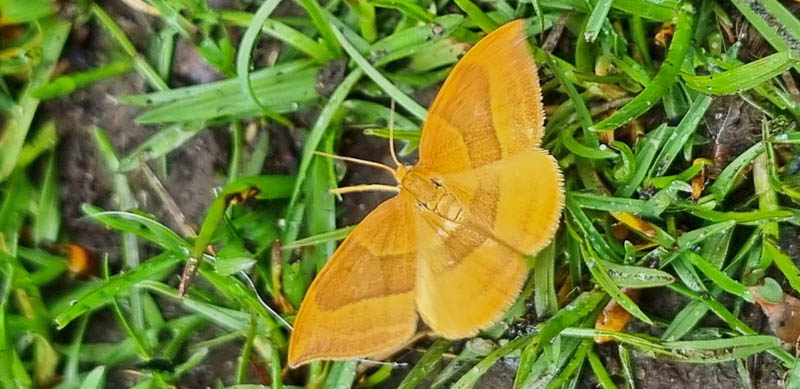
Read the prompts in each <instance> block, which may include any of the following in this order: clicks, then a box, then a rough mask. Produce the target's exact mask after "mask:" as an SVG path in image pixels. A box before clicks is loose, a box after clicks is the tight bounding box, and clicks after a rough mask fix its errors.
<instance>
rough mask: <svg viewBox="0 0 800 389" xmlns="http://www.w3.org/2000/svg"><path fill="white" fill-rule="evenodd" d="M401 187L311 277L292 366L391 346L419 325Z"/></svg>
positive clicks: (408, 202)
mask: <svg viewBox="0 0 800 389" xmlns="http://www.w3.org/2000/svg"><path fill="white" fill-rule="evenodd" d="M412 201H413V200H412V199H411V198H410V197H409V196H408V194H405V193H401V194H400V195H398V196H397V197H395V198H392V199H390V200H387V201H386V202H384V203H383V204H381V205H380V206H378V208H376V209H375V210H374V211H372V212H371V213H370V214H369V215H367V217H366V218H365V219H364V220H363V221H362V222H361V223H359V224H358V227H356V228H355V229H354V230H353V231H352V232H351V233H350V235H349V236H348V237H347V239H345V240H344V242H343V243H342V244H341V246H340V247H339V248H338V249H337V250H336V252H335V253H334V254H333V256H332V257H331V258H330V260H329V261H328V263H327V264H325V267H324V268H323V269H322V271H321V272H320V273H319V274H318V275H317V277H316V278H315V279H314V282H313V283H312V284H311V287H310V288H309V289H308V293H307V294H306V296H305V299H304V300H303V304H302V306H301V307H300V312H298V314H297V318H296V319H295V322H294V331H293V332H292V337H291V340H290V342H289V365H290V366H292V367H295V366H298V365H301V364H304V363H307V362H311V361H315V360H321V359H325V360H329V359H332V360H335V359H350V358H356V357H368V356H373V355H377V354H383V353H387V352H390V351H394V350H396V349H397V348H399V347H401V346H402V345H403V344H405V343H406V342H407V341H408V340H409V339H410V338H411V337H412V336H413V334H414V332H415V331H416V326H417V314H416V309H415V307H414V287H415V280H416V274H415V273H416V253H417V249H416V241H415V240H416V232H415V229H414V227H415V223H414V220H415V219H414V214H413V213H412V211H411V207H412V205H413V203H412Z"/></svg>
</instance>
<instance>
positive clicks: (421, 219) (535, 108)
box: [289, 21, 564, 367]
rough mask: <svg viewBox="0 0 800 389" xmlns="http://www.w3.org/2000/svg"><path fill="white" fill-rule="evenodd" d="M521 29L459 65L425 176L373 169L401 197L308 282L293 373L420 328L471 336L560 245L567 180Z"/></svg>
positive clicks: (377, 349)
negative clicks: (552, 150) (388, 177)
mask: <svg viewBox="0 0 800 389" xmlns="http://www.w3.org/2000/svg"><path fill="white" fill-rule="evenodd" d="M524 27H525V25H524V23H523V22H522V21H514V22H511V23H508V24H506V25H504V26H502V27H500V28H499V29H497V30H496V31H494V32H492V33H491V34H489V35H488V36H486V37H485V38H483V39H482V40H481V41H480V42H478V43H477V44H476V45H475V46H474V47H473V48H472V49H470V50H469V52H468V53H467V54H466V55H465V56H464V57H463V58H462V59H461V60H460V61H459V62H458V64H456V66H455V68H454V69H453V71H452V72H451V73H450V75H449V77H448V78H447V80H446V81H445V83H444V85H443V86H442V89H441V91H440V92H439V94H438V96H437V97H436V99H435V100H434V102H433V104H432V105H431V107H430V110H429V115H428V118H427V120H426V122H425V124H424V126H423V129H422V138H421V139H420V145H419V163H418V164H417V165H415V166H405V165H402V164H400V163H399V162H397V160H396V158H395V162H396V163H397V168H396V169H393V168H390V167H388V166H384V165H378V164H374V163H372V164H373V165H377V166H379V167H382V168H385V169H388V170H390V171H391V172H392V174H393V175H394V177H395V178H396V180H397V182H398V185H397V187H389V188H383V189H390V190H392V191H395V192H397V196H395V197H394V198H391V199H389V200H387V201H386V202H384V203H383V204H381V205H379V206H378V207H377V208H376V209H375V210H374V211H372V212H371V213H370V214H369V215H367V217H366V218H365V219H364V220H363V221H362V222H361V223H360V224H359V225H358V226H357V227H356V228H355V229H354V230H353V232H351V233H350V235H349V236H348V237H347V238H346V239H345V240H344V242H343V243H342V244H341V246H340V247H339V248H338V249H337V250H336V252H335V253H334V254H333V256H332V257H331V258H330V260H329V261H328V263H327V264H326V265H325V267H324V268H323V269H322V271H321V272H320V273H319V274H318V275H317V277H316V279H315V280H314V282H313V283H312V284H311V286H310V288H309V289H308V293H307V294H306V297H305V299H304V300H303V303H302V305H301V307H300V311H299V312H298V314H297V317H296V319H295V322H294V331H293V333H292V337H291V340H290V343H289V365H290V366H292V367H296V366H299V365H301V364H304V363H308V362H312V361H316V360H341V359H351V358H359V357H370V356H376V355H385V354H388V353H391V352H393V351H396V350H398V349H399V348H401V347H403V345H405V344H406V343H407V342H408V341H409V340H410V339H411V338H412V336H413V335H414V333H415V332H416V330H417V325H418V317H421V318H422V321H423V322H424V323H425V324H426V325H427V326H428V327H430V329H431V330H432V331H433V332H434V333H435V334H437V335H440V336H443V337H446V338H451V339H455V338H464V337H469V336H473V335H475V334H476V333H477V332H478V331H479V330H481V329H485V328H487V327H489V326H491V325H492V324H494V323H495V322H496V321H497V320H499V319H500V318H501V316H502V315H503V313H504V312H505V311H506V309H507V308H508V307H509V306H510V305H511V304H512V303H513V301H514V299H515V298H516V297H517V296H518V295H519V292H520V289H521V288H522V285H523V283H524V282H525V278H526V276H527V267H526V262H525V258H524V256H526V255H532V254H535V253H537V252H538V251H539V250H541V249H542V248H543V247H544V246H546V245H547V244H548V243H549V242H550V241H551V240H552V238H553V235H554V234H555V231H556V229H557V228H558V222H559V219H560V216H561V210H562V208H563V202H564V189H563V183H562V175H561V171H560V170H559V168H558V164H557V162H556V160H555V159H554V158H553V157H552V156H550V155H549V154H548V153H547V151H545V150H544V149H542V148H541V140H542V136H543V135H544V111H543V107H542V102H541V99H542V96H541V90H540V87H539V79H538V76H537V71H536V64H535V63H534V62H533V59H532V57H531V53H530V48H529V46H528V44H527V40H526V35H525V32H524ZM392 157H394V152H393V151H392ZM377 187H378V186H375V185H366V186H361V188H357V189H376V188H377ZM342 189H343V190H341V191H340V192H339V193H345V192H346V191H347V190H346V189H347V188H342Z"/></svg>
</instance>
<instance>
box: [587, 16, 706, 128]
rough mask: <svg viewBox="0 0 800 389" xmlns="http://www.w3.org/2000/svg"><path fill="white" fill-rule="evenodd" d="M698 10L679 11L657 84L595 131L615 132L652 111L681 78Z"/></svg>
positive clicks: (657, 76) (598, 124)
mask: <svg viewBox="0 0 800 389" xmlns="http://www.w3.org/2000/svg"><path fill="white" fill-rule="evenodd" d="M693 14H694V8H693V7H692V5H691V4H690V3H684V4H683V5H682V6H681V9H680V11H678V21H677V24H676V26H675V35H673V37H672V43H670V46H669V50H668V51H667V58H666V59H665V60H664V63H663V64H662V65H661V69H659V71H658V73H657V74H656V76H655V77H654V78H653V81H652V82H650V85H648V86H647V87H646V88H645V89H644V90H643V91H642V92H641V93H639V94H638V95H637V96H636V97H634V99H633V100H631V101H630V102H629V103H628V104H625V106H624V107H622V108H621V109H620V110H619V111H617V112H616V113H614V114H613V115H611V116H610V117H608V118H607V119H605V120H603V121H601V122H599V123H597V124H595V125H594V126H593V127H592V130H593V131H611V130H614V129H616V128H618V127H620V126H622V125H623V124H625V123H627V122H629V121H631V120H633V119H635V118H637V117H639V116H640V115H642V114H644V113H645V112H647V111H649V110H650V109H651V108H652V107H653V106H655V104H656V102H658V100H659V99H661V97H662V96H664V94H666V93H667V91H668V90H669V88H670V87H672V85H673V84H674V83H675V81H676V80H677V79H678V73H679V71H680V67H681V64H682V63H683V58H684V57H685V56H686V53H687V52H689V47H690V44H691V39H692V34H693V29H692V26H693V24H694V23H693V22H694V16H693Z"/></svg>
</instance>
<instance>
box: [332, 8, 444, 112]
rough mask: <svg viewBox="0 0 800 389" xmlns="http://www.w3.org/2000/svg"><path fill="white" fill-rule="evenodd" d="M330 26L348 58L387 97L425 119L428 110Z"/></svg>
mask: <svg viewBox="0 0 800 389" xmlns="http://www.w3.org/2000/svg"><path fill="white" fill-rule="evenodd" d="M331 28H332V29H333V34H334V35H335V36H336V38H337V39H338V40H339V43H340V44H341V45H342V47H344V50H345V51H346V52H347V54H348V55H349V56H350V58H351V59H352V60H353V62H355V63H356V64H357V65H358V67H359V68H360V69H361V70H362V71H363V72H364V73H365V74H366V75H367V76H368V77H369V78H370V79H372V81H374V82H375V83H376V84H378V86H379V87H380V88H381V89H383V91H384V92H386V94H387V95H389V97H391V98H392V99H394V100H395V101H397V104H399V105H400V106H401V107H403V108H405V109H406V110H408V112H410V113H411V114H412V115H414V116H416V117H417V118H418V119H419V120H420V121H425V118H426V117H427V116H428V111H427V110H426V109H425V108H423V107H422V106H421V105H419V104H417V102H416V101H414V100H413V99H411V98H410V97H408V95H406V94H405V93H403V91H401V90H400V89H398V88H397V87H396V86H395V85H394V84H392V82H391V81H389V80H387V79H386V77H384V76H383V74H381V73H380V72H379V71H378V70H377V69H375V67H373V66H372V65H371V64H370V63H369V61H367V59H366V58H364V57H363V56H362V55H361V53H359V52H358V50H356V48H355V47H353V45H352V44H350V42H349V41H348V40H347V38H345V36H344V35H342V33H341V32H340V31H339V30H338V29H337V28H336V27H334V26H333V24H331Z"/></svg>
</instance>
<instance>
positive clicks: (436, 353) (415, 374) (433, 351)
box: [397, 338, 452, 389]
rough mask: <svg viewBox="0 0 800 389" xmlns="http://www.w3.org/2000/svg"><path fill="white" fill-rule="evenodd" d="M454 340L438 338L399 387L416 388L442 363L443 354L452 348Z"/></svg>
mask: <svg viewBox="0 0 800 389" xmlns="http://www.w3.org/2000/svg"><path fill="white" fill-rule="evenodd" d="M451 343H452V342H451V341H450V340H448V339H442V338H440V339H436V340H435V341H434V342H433V344H431V346H430V347H428V350H427V351H425V354H423V355H422V358H420V359H419V361H418V362H417V364H416V365H414V367H413V368H412V369H411V371H409V372H408V374H406V377H405V378H404V379H403V381H402V382H400V384H399V385H398V386H397V389H411V388H416V387H418V386H419V384H420V383H421V382H422V381H423V380H424V379H425V378H426V377H428V375H429V374H431V372H432V371H433V370H434V369H435V368H436V367H437V366H438V365H439V364H440V363H441V360H442V354H444V352H445V351H447V349H449V348H450V344H451Z"/></svg>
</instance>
